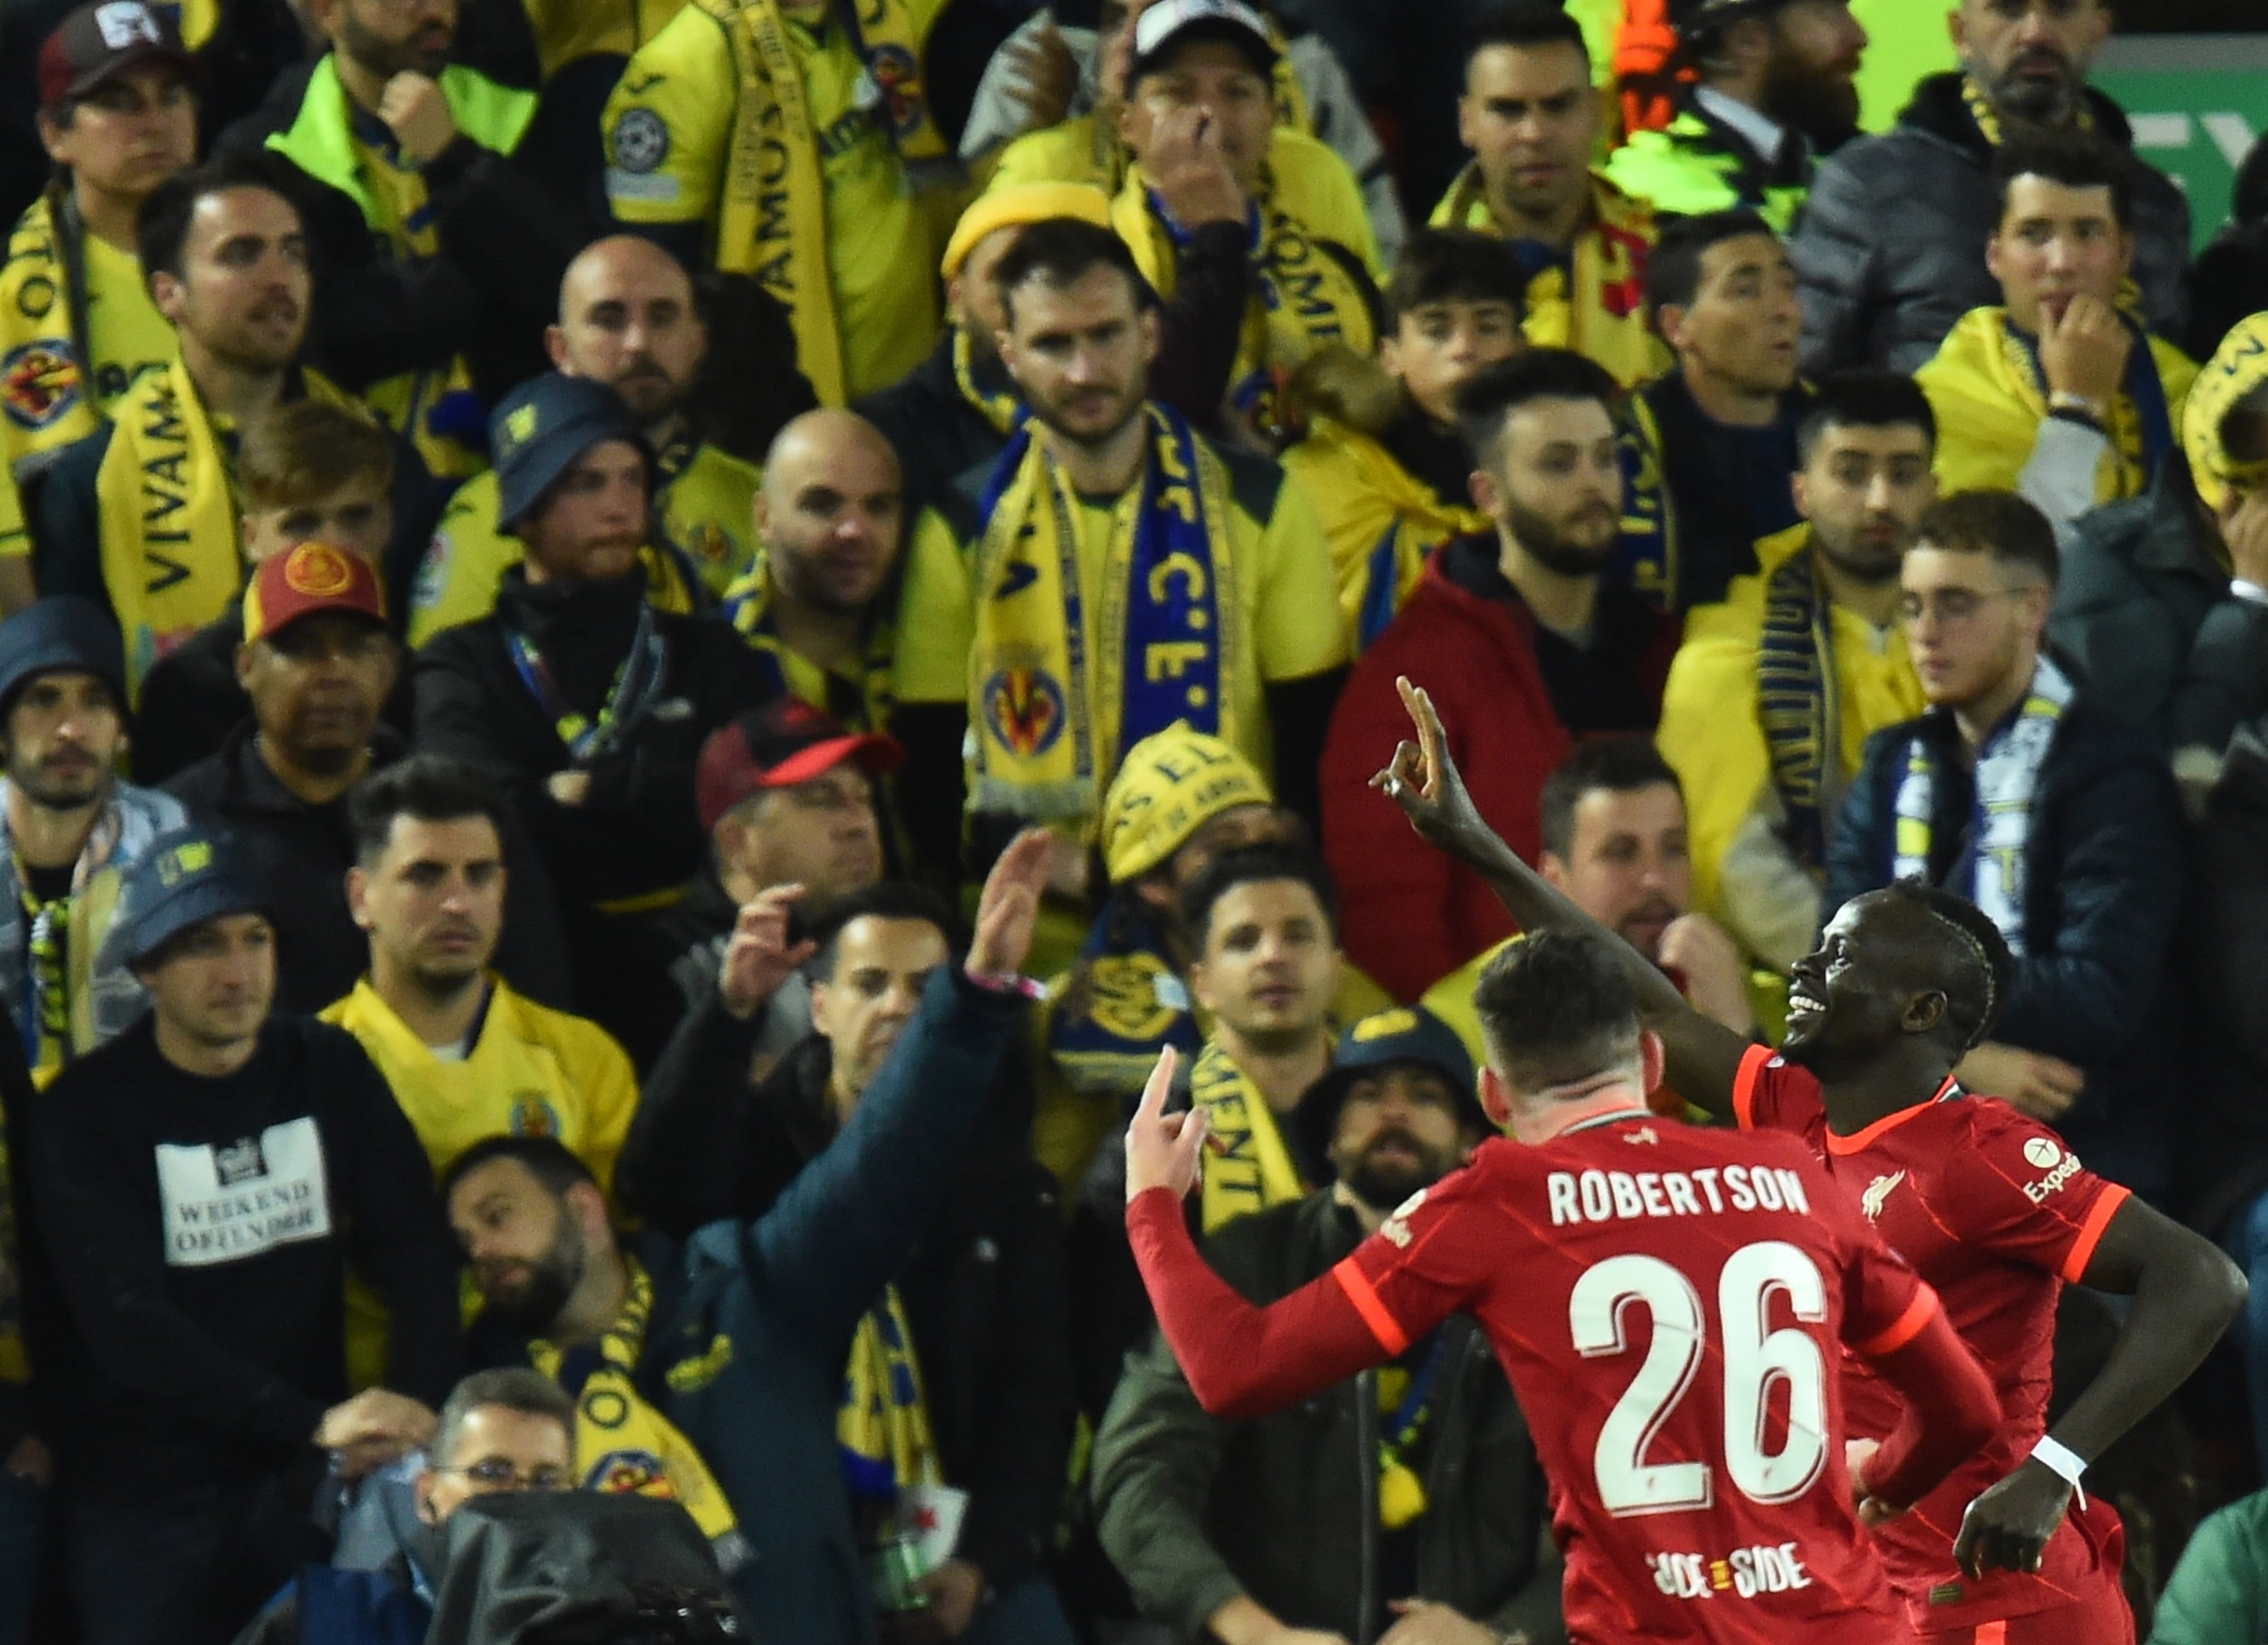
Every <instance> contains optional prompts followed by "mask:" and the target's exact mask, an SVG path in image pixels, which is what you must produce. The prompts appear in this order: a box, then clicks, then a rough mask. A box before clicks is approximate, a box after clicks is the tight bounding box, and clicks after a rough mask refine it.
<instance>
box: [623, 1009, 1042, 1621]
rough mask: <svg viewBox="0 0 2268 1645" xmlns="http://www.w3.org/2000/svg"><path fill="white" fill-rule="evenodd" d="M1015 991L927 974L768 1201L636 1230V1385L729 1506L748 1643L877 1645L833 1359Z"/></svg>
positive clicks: (949, 1134)
mask: <svg viewBox="0 0 2268 1645" xmlns="http://www.w3.org/2000/svg"><path fill="white" fill-rule="evenodd" d="M1022 1003H1023V1002H1022V1000H1021V998H1020V996H1018V995H1015V994H1012V993H1006V992H998V993H996V992H991V991H990V990H986V989H983V988H979V987H977V986H976V985H974V984H972V983H970V982H968V980H967V979H966V978H965V977H963V976H962V975H961V972H960V970H959V969H958V968H957V967H956V968H954V969H953V970H950V971H949V972H941V973H940V974H939V975H938V976H936V977H932V979H931V981H930V984H929V988H928V992H926V993H925V994H924V996H923V999H922V1007H921V1011H920V1013H919V1014H918V1015H917V1016H916V1017H915V1019H914V1020H913V1022H912V1023H911V1024H909V1026H908V1028H907V1029H906V1031H905V1034H904V1036H902V1038H901V1039H900V1041H899V1042H898V1046H897V1049H896V1051H894V1052H893V1053H892V1055H891V1057H890V1059H889V1061H888V1062H887V1064H886V1065H885V1066H884V1067H883V1069H882V1071H881V1073H879V1074H878V1075H876V1076H875V1079H874V1082H873V1085H871V1086H870V1087H868V1088H867V1090H866V1093H865V1096H864V1097H863V1098H861V1099H860V1101H859V1103H858V1108H857V1110H856V1111H854V1112H853V1113H852V1115H851V1120H850V1123H849V1124H847V1125H844V1126H843V1131H842V1133H841V1135H839V1136H838V1137H836V1140H835V1141H834V1143H833V1144H832V1145H831V1146H829V1147H827V1148H826V1149H825V1150H823V1151H822V1152H821V1154H819V1155H818V1157H817V1158H815V1159H814V1160H812V1161H811V1162H809V1163H808V1164H806V1166H804V1167H803V1169H801V1170H800V1171H799V1172H797V1173H796V1175H795V1177H794V1179H793V1180H792V1182H790V1183H789V1184H787V1186H786V1188H785V1189H784V1191H782V1192H781V1194H780V1196H779V1198H778V1199H777V1200H776V1201H774V1202H773V1204H772V1206H771V1208H770V1210H768V1211H766V1212H765V1213H763V1214H762V1216H759V1217H755V1218H754V1219H752V1220H749V1221H740V1222H735V1221H725V1222H714V1223H711V1224H710V1225H709V1226H708V1227H707V1228H703V1229H702V1230H701V1231H700V1232H698V1233H697V1234H696V1235H695V1236H693V1238H692V1239H691V1240H690V1241H689V1242H687V1243H685V1244H683V1245H679V1244H677V1243H675V1242H674V1241H671V1240H670V1239H668V1238H667V1237H666V1236H663V1235H659V1234H649V1235H647V1236H644V1238H643V1239H642V1240H641V1242H640V1243H639V1247H638V1254H639V1257H640V1258H641V1260H642V1261H644V1264H645V1266H646V1271H647V1272H649V1273H650V1274H652V1276H653V1282H654V1289H655V1296H654V1310H653V1317H652V1326H651V1327H650V1329H649V1331H648V1334H647V1338H646V1345H645V1355H644V1361H642V1363H641V1365H640V1367H639V1382H640V1383H641V1385H642V1386H643V1387H644V1390H645V1393H646V1396H647V1398H650V1399H652V1401H653V1402H654V1404H655V1405H656V1407H657V1408H658V1409H659V1410H660V1411H661V1412H662V1413H664V1414H666V1416H667V1417H668V1418H669V1420H671V1421H672V1422H674V1423H675V1424H676V1425H677V1427H678V1428H679V1429H680V1430H681V1432H682V1433H683V1434H684V1435H685V1436H686V1437H687V1438H688V1439H689V1440H690V1441H692V1442H693V1443H694V1445H695V1446H696V1448H697V1449H698V1450H700V1452H701V1454H702V1456H703V1457H704V1458H705V1459H706V1460H707V1462H708V1464H709V1466H710V1470H711V1472H713V1473H714V1474H715V1476H716V1479H717V1482H718V1485H719V1486H721V1487H722V1488H723V1490H724V1492H725V1498H726V1500H727V1501H730V1502H731V1503H732V1505H733V1513H734V1514H735V1515H736V1516H738V1517H739V1519H740V1531H741V1534H742V1536H743V1537H744V1538H746V1540H747V1545H748V1547H749V1550H750V1557H749V1559H748V1560H747V1563H746V1564H744V1565H743V1566H741V1567H740V1568H739V1569H738V1570H736V1571H735V1572H734V1573H733V1586H734V1589H735V1590H736V1592H737V1593H738V1594H739V1595H740V1598H741V1600H742V1602H743V1604H744V1606H745V1607H746V1611H747V1619H748V1621H749V1623H750V1625H751V1627H752V1628H753V1631H754V1634H755V1637H756V1638H757V1639H760V1640H766V1641H795V1645H877V1641H878V1639H879V1635H878V1633H877V1630H876V1626H875V1620H874V1609H873V1604H872V1603H871V1601H870V1599H869V1597H868V1595H867V1589H866V1575H865V1568H864V1566H863V1564H862V1562H861V1560H860V1558H859V1553H858V1542H857V1539H856V1537H855V1535H854V1533H853V1531H852V1525H851V1504H850V1500H849V1497H848V1495H847V1494H846V1492H845V1490H844V1487H843V1466H842V1463H841V1461H840V1459H839V1458H838V1457H837V1455H836V1441H835V1423H836V1407H837V1405H839V1403H840V1401H841V1399H842V1395H843V1365H844V1363H845V1362H846V1361H848V1360H849V1358H850V1354H851V1335H852V1333H853V1331H855V1330H856V1328H857V1326H858V1320H859V1317H860V1316H861V1315H863V1314H865V1311H866V1310H867V1309H869V1308H871V1307H873V1302H874V1299H875V1297H876V1296H878V1295H880V1292H881V1289H882V1287H883V1286H885V1285H886V1284H887V1283H888V1282H889V1281H890V1280H892V1279H893V1278H895V1276H896V1275H897V1274H898V1272H899V1271H900V1270H901V1269H902V1268H903V1267H904V1266H905V1264H906V1262H907V1259H908V1258H909V1256H910V1255H911V1254H912V1252H913V1250H914V1245H915V1243H916V1241H917V1240H918V1239H919V1238H920V1237H921V1236H922V1233H923V1231H924V1229H925V1228H928V1227H929V1226H930V1225H931V1223H932V1221H934V1220H935V1219H936V1217H937V1214H938V1212H939V1208H940V1207H941V1206H943V1204H944V1202H945V1198H946V1191H947V1190H948V1189H949V1188H950V1187H951V1186H952V1184H954V1181H955V1180H956V1178H957V1177H958V1174H959V1171H960V1166H961V1151H962V1147H963V1145H964V1144H965V1143H966V1141H967V1140H968V1134H969V1132H970V1130H971V1128H972V1127H973V1126H974V1125H975V1124H976V1117H977V1114H978V1112H979V1111H980V1110H982V1109H983V1106H984V1103H985V1099H986V1097H987V1095H989V1094H990V1089H991V1084H992V1076H993V1071H994V1068H995V1066H996V1065H997V1064H998V1061H999V1059H1000V1053H1001V1051H1002V1048H1003V1047H1004V1046H1005V1044H1006V1043H1007V1041H1008V1039H1009V1036H1010V1030H1011V1029H1012V1027H1013V1024H1014V1023H1015V1022H1017V1020H1018V1012H1019V1007H1020V1006H1021V1005H1022Z"/></svg>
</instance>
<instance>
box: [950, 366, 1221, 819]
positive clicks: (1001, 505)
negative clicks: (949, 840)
mask: <svg viewBox="0 0 2268 1645" xmlns="http://www.w3.org/2000/svg"><path fill="white" fill-rule="evenodd" d="M1142 415H1143V416H1144V417H1146V418H1147V419H1148V423H1149V430H1150V436H1151V438H1150V451H1149V457H1148V461H1147V462H1146V464H1145V468H1144V475H1143V479H1142V482H1141V483H1140V484H1139V485H1138V486H1134V487H1130V488H1129V489H1128V491H1127V492H1126V494H1125V496H1123V497H1122V498H1120V499H1119V501H1118V504H1117V513H1116V528H1115V529H1114V530H1113V531H1112V533H1111V540H1110V542H1109V543H1108V545H1106V547H1105V549H1104V552H1103V554H1102V556H1101V564H1100V565H1099V567H1098V572H1097V576H1096V579H1095V582H1094V586H1091V587H1090V586H1087V584H1086V579H1085V578H1084V577H1083V576H1082V574H1081V572H1080V554H1079V530H1080V518H1079V517H1080V509H1079V502H1078V499H1077V498H1075V497H1074V496H1073V495H1072V494H1071V484H1070V482H1069V481H1068V480H1067V479H1066V478H1065V477H1064V473H1063V471H1062V469H1061V468H1060V467H1059V466H1058V465H1057V463H1056V461H1055V460H1054V459H1053V458H1052V457H1051V456H1049V454H1048V448H1047V444H1046V442H1045V441H1043V440H1038V439H1034V438H1033V437H1032V431H1031V429H1030V427H1029V426H1028V425H1027V426H1026V427H1025V428H1023V429H1021V430H1020V431H1019V432H1018V433H1017V434H1016V436H1015V438H1014V439H1012V440H1010V441H1009V443H1008V448H1007V449H1006V450H1005V451H1004V452H1003V453H1001V454H1000V459H999V461H998V464H997V465H996V466H995V467H994V468H993V470H992V473H991V476H990V479H988V480H987V481H986V482H985V486H984V491H983V497H982V498H981V499H980V502H979V505H978V521H979V524H978V532H977V536H978V541H977V543H976V575H975V578H974V585H975V588H976V645H975V648H974V651H973V653H972V654H971V657H970V663H969V690H970V693H971V696H970V702H969V714H968V719H969V726H970V729H971V732H972V742H973V745H974V749H975V753H974V759H973V771H972V773H971V774H972V778H973V781H972V783H971V786H970V798H969V806H970V808H971V809H972V810H980V811H998V812H1005V813H1008V814H1010V815H1018V816H1025V817H1031V818H1034V819H1038V820H1053V819H1064V820H1068V819H1073V818H1092V817H1093V816H1094V814H1095V812H1096V810H1097V808H1098V807H1099V805H1100V801H1101V788H1102V785H1103V783H1105V782H1107V781H1108V775H1109V773H1110V772H1111V771H1113V770H1115V769H1116V765H1117V760H1118V752H1119V750H1120V749H1126V748H1130V747H1132V746H1133V745H1134V744H1135V743H1136V742H1138V741H1140V740H1141V739H1143V738H1144V737H1146V736H1149V735H1151V734H1152V733H1155V732H1160V731H1163V730H1165V729H1167V727H1170V726H1172V725H1174V724H1175V723H1176V722H1177V721H1187V722H1188V724H1189V727H1191V728H1192V729H1194V730H1197V731H1203V732H1206V733H1208V734H1211V735H1214V736H1218V737H1219V738H1221V739H1222V740H1223V741H1227V742H1231V743H1234V742H1236V741H1238V727H1236V726H1235V725H1234V723H1233V721H1234V719H1235V712H1234V704H1233V703H1232V702H1231V701H1230V700H1229V696H1228V692H1227V690H1226V682H1228V681H1230V680H1232V679H1233V678H1235V677H1236V671H1237V668H1238V666H1239V663H1240V661H1241V660H1240V659H1239V658H1238V657H1237V656H1236V654H1235V653H1236V628H1235V624H1234V623H1233V620H1231V619H1233V616H1234V615H1235V613H1236V611H1237V609H1238V603H1237V594H1236V588H1235V586H1234V580H1233V575H1234V572H1233V564H1232V559H1231V553H1230V549H1229V522H1230V520H1231V518H1232V516H1231V513H1230V511H1231V508H1232V506H1233V504H1232V502H1231V499H1230V487H1229V479H1228V472H1227V469H1226V466H1225V465H1224V464H1223V463H1222V462H1221V460H1220V459H1219V456H1218V455H1216V454H1214V453H1212V452H1211V451H1210V450H1208V449H1207V448H1206V447H1205V446H1204V445H1203V444H1201V443H1200V442H1199V441H1198V439H1197V436H1196V435H1195V434H1194V433H1192V432H1190V429H1189V424H1188V422H1187V421H1186V420H1185V419H1184V418H1183V417H1182V415H1181V413H1179V412H1178V411H1175V410H1173V409H1169V408H1167V407H1165V406H1160V405H1155V404H1152V405H1147V406H1145V407H1144V409H1143V412H1142Z"/></svg>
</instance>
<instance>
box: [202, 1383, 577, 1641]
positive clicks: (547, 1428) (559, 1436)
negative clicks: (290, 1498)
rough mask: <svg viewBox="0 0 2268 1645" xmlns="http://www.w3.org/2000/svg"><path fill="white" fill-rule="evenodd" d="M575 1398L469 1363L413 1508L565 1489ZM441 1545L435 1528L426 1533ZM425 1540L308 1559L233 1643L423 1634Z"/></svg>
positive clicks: (441, 1511)
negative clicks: (361, 1555)
mask: <svg viewBox="0 0 2268 1645" xmlns="http://www.w3.org/2000/svg"><path fill="white" fill-rule="evenodd" d="M574 1421H575V1408H574V1406H573V1405H571V1404H570V1403H569V1401H568V1398H567V1396H566V1394H565V1393H564V1392H563V1391H562V1390H561V1389H560V1387H559V1385H558V1384H557V1383H555V1382H553V1381H552V1380H551V1379H550V1378H549V1377H547V1376H542V1375H541V1373H539V1372H536V1371H534V1370H531V1369H529V1368H527V1367H526V1366H507V1367H505V1368H503V1369H501V1370H490V1371H475V1372H474V1373H473V1374H472V1375H471V1376H468V1377H466V1378H465V1380H464V1381H462V1382H460V1383H458V1384H457V1386H456V1388H455V1390H454V1391H452V1392H451V1394H450V1395H449V1398H448V1399H447V1401H446V1403H445V1404H443V1405H442V1406H441V1415H440V1421H439V1426H438V1427H437V1428H436V1429H435V1431H434V1435H433V1443H432V1445H431V1447H429V1448H428V1450H427V1452H426V1457H427V1460H426V1464H425V1466H424V1467H423V1469H422V1470H420V1471H419V1472H418V1473H417V1476H416V1486H415V1490H416V1504H417V1517H418V1518H419V1519H420V1520H422V1521H423V1523H425V1524H426V1525H428V1526H431V1527H433V1528H435V1530H436V1531H438V1528H439V1527H440V1526H441V1525H442V1524H443V1523H445V1522H446V1520H447V1519H448V1517H449V1516H450V1515H452V1514H453V1513H455V1512H456V1511H457V1509H459V1508H460V1507H461V1506H462V1505H463V1504H464V1503H465V1502H466V1501H468V1499H469V1498H472V1497H475V1496H492V1495H495V1494H498V1493H500V1492H505V1491H563V1490H566V1489H568V1488H570V1487H571V1486H573V1484H574V1483H575V1430H574ZM428 1540H429V1542H430V1547H431V1552H433V1553H438V1551H439V1548H440V1545H441V1544H440V1538H438V1536H435V1537H433V1538H430V1539H428ZM426 1552H427V1549H426V1548H423V1547H420V1548H405V1549H403V1550H402V1551H401V1553H397V1554H396V1555H395V1556H394V1558H393V1559H391V1560H388V1561H387V1563H386V1564H385V1565H384V1566H382V1567H380V1568H379V1569H377V1570H369V1571H353V1570H343V1569H341V1568H336V1567H334V1566H328V1565H311V1566H309V1567H307V1568H306V1569H305V1570H303V1571H302V1572H300V1574H299V1575H298V1577H297V1578H296V1579H295V1580H294V1581H293V1582H291V1584H290V1585H289V1586H287V1587H286V1588H285V1589H284V1591H283V1592H282V1593H281V1594H279V1595H277V1596H276V1598H275V1600H274V1601H273V1602H272V1603H270V1604H269V1607H268V1609H267V1610H265V1611H263V1612H261V1614H260V1615H259V1617H258V1618H257V1619H254V1621H253V1623H252V1624H251V1625H250V1626H249V1627H247V1628H246V1629H245V1631H244V1632H243V1633H242V1634H239V1636H238V1637H237V1641H236V1645H303V1641H307V1640H309V1639H310V1638H318V1639H320V1640H321V1641H323V1642H324V1645H365V1641H367V1642H368V1645H391V1641H397V1640H401V1639H415V1638H420V1637H422V1636H423V1634H424V1632H425V1629H426V1626H427V1624H428V1623H429V1622H430V1621H431V1618H432V1613H433V1606H432V1592H433V1582H434V1580H435V1579H436V1578H438V1575H439V1573H438V1571H435V1570H431V1569H430V1568H426V1567H425V1565H424V1563H423V1560H421V1559H420V1557H419V1556H420V1555H421V1554H423V1553H426Z"/></svg>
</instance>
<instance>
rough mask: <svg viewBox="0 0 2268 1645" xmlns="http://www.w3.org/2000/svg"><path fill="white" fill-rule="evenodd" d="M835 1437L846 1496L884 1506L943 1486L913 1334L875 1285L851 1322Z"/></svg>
mask: <svg viewBox="0 0 2268 1645" xmlns="http://www.w3.org/2000/svg"><path fill="white" fill-rule="evenodd" d="M835 1439H836V1445H837V1446H838V1447H839V1448H840V1450H841V1452H842V1457H843V1478H844V1479H845V1481H846V1482H847V1483H848V1484H849V1486H850V1487H851V1494H852V1495H854V1496H857V1497H860V1498H862V1499H865V1500H866V1501H881V1502H887V1501H892V1500H894V1499H895V1497H896V1496H897V1494H898V1492H899V1491H900V1490H901V1489H902V1488H903V1487H905V1486H909V1485H942V1484H943V1483H945V1474H944V1472H943V1470H942V1469H940V1468H939V1465H938V1460H937V1447H936V1444H935V1443H934V1442H932V1440H931V1438H930V1432H929V1408H928V1405H926V1403H925V1402H924V1396H923V1393H922V1378H921V1365H920V1362H919V1361H918V1360H917V1359H916V1357H915V1354H914V1334H913V1330H912V1327H910V1326H909V1325H908V1324H907V1323H906V1307H905V1303H904V1302H903V1301H902V1299H901V1298H900V1297H899V1295H898V1287H896V1286H895V1285H887V1286H884V1287H882V1296H881V1300H880V1302H876V1303H875V1304H874V1306H873V1308H871V1309H867V1311H866V1312H865V1315H863V1316H862V1317H860V1318H859V1321H858V1331H857V1333H856V1334H855V1335H853V1336H852V1337H851V1360H850V1363H849V1365H848V1366H846V1367H845V1368H844V1370H843V1404H842V1405H841V1406H840V1407H839V1408H838V1409H837V1411H836V1417H835Z"/></svg>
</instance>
